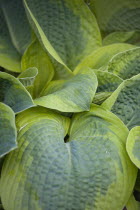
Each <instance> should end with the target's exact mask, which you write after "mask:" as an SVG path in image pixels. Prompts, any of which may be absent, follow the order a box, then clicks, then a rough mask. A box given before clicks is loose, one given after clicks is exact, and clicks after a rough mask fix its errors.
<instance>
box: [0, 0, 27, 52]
mask: <svg viewBox="0 0 140 210" xmlns="http://www.w3.org/2000/svg"><path fill="white" fill-rule="evenodd" d="M0 6H1V7H2V10H3V12H4V16H5V19H6V23H7V26H8V29H9V32H10V35H11V39H12V41H13V44H14V46H15V48H16V49H17V50H18V52H19V53H21V54H23V52H24V51H25V49H26V47H27V46H28V44H29V43H30V41H31V30H30V26H29V24H28V20H27V17H26V14H25V9H24V7H23V3H22V0H1V1H0Z"/></svg>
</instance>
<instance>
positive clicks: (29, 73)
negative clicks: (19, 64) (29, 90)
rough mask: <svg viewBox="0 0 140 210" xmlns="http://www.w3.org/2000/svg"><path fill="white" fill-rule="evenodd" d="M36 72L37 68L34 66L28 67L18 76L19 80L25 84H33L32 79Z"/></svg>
mask: <svg viewBox="0 0 140 210" xmlns="http://www.w3.org/2000/svg"><path fill="white" fill-rule="evenodd" d="M37 74H38V70H37V68H36V67H30V68H28V69H26V70H25V71H23V72H22V73H21V74H20V75H19V76H18V79H19V81H20V82H21V83H22V84H23V85H24V86H25V87H27V86H30V85H33V83H34V80H35V78H36V76H37Z"/></svg>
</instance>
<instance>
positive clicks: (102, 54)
mask: <svg viewBox="0 0 140 210" xmlns="http://www.w3.org/2000/svg"><path fill="white" fill-rule="evenodd" d="M134 47H135V46H134V45H130V44H112V45H108V46H104V47H100V48H99V49H97V50H95V51H94V52H93V53H92V54H91V55H90V56H88V57H87V58H85V59H84V60H83V61H82V62H81V63H80V64H79V65H78V66H77V67H76V69H75V72H76V71H79V69H81V68H82V67H87V66H88V67H90V68H94V69H98V68H100V67H102V66H106V65H107V64H108V62H109V60H110V59H111V58H112V57H113V56H114V55H115V54H117V53H120V52H123V51H125V50H128V49H131V48H134Z"/></svg>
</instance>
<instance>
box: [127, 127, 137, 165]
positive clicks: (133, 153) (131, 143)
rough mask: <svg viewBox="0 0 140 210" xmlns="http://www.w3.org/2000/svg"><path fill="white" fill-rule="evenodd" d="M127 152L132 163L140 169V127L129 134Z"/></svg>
mask: <svg viewBox="0 0 140 210" xmlns="http://www.w3.org/2000/svg"><path fill="white" fill-rule="evenodd" d="M126 150H127V152H128V155H129V157H130V159H131V160H132V162H133V163H134V164H135V165H136V166H137V167H138V168H139V169H140V152H139V151H140V126H136V127H134V128H132V129H131V131H130V132H129V136H128V138H127V142H126Z"/></svg>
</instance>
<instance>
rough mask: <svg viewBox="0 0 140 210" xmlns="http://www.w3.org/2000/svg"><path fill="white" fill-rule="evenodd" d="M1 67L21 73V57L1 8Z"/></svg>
mask: <svg viewBox="0 0 140 210" xmlns="http://www.w3.org/2000/svg"><path fill="white" fill-rule="evenodd" d="M0 66H2V67H3V68H6V69H8V70H9V71H13V72H21V68H20V55H19V53H18V52H17V50H16V49H15V48H14V46H13V44H12V41H11V38H10V35H9V31H8V28H7V25H6V22H5V19H4V16H3V13H2V10H1V8H0Z"/></svg>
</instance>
